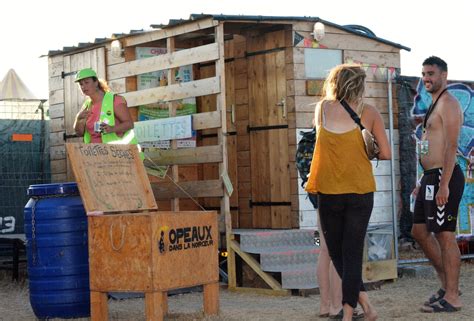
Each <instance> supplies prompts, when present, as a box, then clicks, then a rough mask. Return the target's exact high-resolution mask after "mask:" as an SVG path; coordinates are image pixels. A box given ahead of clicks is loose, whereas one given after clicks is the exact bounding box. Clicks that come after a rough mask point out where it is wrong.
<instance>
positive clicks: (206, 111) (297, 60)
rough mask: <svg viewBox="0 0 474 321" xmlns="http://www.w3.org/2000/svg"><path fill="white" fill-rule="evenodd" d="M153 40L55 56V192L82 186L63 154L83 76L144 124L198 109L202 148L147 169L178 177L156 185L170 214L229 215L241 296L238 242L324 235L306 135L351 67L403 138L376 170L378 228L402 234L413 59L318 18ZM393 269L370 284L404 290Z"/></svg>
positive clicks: (160, 34) (124, 37)
mask: <svg viewBox="0 0 474 321" xmlns="http://www.w3.org/2000/svg"><path fill="white" fill-rule="evenodd" d="M316 22H321V23H322V24H323V25H324V27H325V36H324V38H322V39H321V40H320V41H319V42H318V41H316V40H314V37H313V35H312V33H313V27H314V25H315V23H316ZM152 28H153V29H152V30H148V31H134V32H130V33H129V34H119V35H112V37H111V38H107V39H96V40H95V42H93V43H86V44H80V45H79V46H76V47H65V48H63V49H62V50H59V51H51V52H50V53H49V55H48V56H49V87H50V97H49V104H50V117H51V136H50V145H51V172H52V178H53V181H57V182H59V181H68V180H72V179H73V176H72V172H71V170H70V166H68V161H67V159H66V153H65V143H66V142H74V141H80V138H76V137H75V135H74V130H73V128H72V124H73V121H74V117H75V115H76V113H77V111H78V110H79V108H80V106H81V104H82V101H83V99H84V98H83V97H82V95H81V92H80V90H79V88H78V87H77V85H76V84H75V83H74V75H75V73H76V72H77V71H78V70H80V69H81V68H86V67H92V68H94V69H95V70H96V71H97V72H98V75H99V77H100V78H104V79H106V80H107V81H108V83H109V85H110V87H111V89H112V90H113V91H114V92H116V93H120V94H122V95H123V96H124V97H125V98H126V99H127V101H128V105H129V107H130V108H131V111H132V115H133V117H134V118H135V120H136V121H140V120H143V119H149V118H147V117H148V116H149V115H150V114H155V115H156V114H157V113H159V112H160V111H163V110H165V113H166V114H167V115H166V116H165V117H174V116H177V115H181V114H180V112H182V110H181V109H183V108H184V107H183V106H185V105H186V99H194V101H193V102H191V104H193V103H194V104H195V107H194V108H195V110H193V111H192V112H191V114H192V128H193V130H194V131H195V132H196V134H195V135H193V138H192V140H193V141H191V142H189V141H188V142H185V143H184V144H183V145H180V144H179V143H178V141H177V140H171V142H170V143H169V146H168V147H167V148H166V149H163V148H156V146H157V145H153V144H152V145H147V146H149V147H150V148H147V149H145V154H146V156H147V158H146V160H145V165H146V166H147V167H148V169H149V170H150V171H149V173H153V171H154V170H156V169H157V168H161V169H162V168H163V166H166V167H165V168H169V170H168V171H167V174H166V176H165V177H164V178H163V177H155V176H153V175H151V176H150V179H151V180H152V183H151V184H152V188H153V191H154V194H155V198H156V199H157V201H158V208H159V209H160V210H196V209H199V208H204V209H209V210H218V211H219V212H220V221H221V232H222V233H224V231H225V235H226V242H222V247H226V248H227V250H228V251H229V257H228V264H229V271H228V272H229V287H231V288H235V287H236V281H235V269H234V266H235V262H234V259H235V258H234V254H235V252H237V253H238V254H239V255H240V256H245V254H244V253H243V252H242V251H241V250H240V249H239V248H238V244H237V242H235V240H234V239H235V235H234V233H233V231H234V230H236V229H270V230H277V229H278V230H280V229H300V228H312V227H314V226H315V224H316V215H315V211H314V209H313V208H312V207H311V205H310V203H309V201H308V200H306V199H305V195H304V192H303V190H302V189H301V187H300V182H299V178H298V173H297V170H296V167H295V152H296V145H297V141H298V135H299V132H300V131H301V130H308V129H309V128H310V127H311V125H312V118H313V109H314V107H313V106H312V105H311V104H312V103H315V102H317V101H318V99H319V98H320V89H321V86H322V83H323V80H324V78H325V76H326V75H327V71H328V70H329V69H330V68H331V67H333V66H335V65H337V64H340V63H343V62H353V63H358V64H360V65H361V66H363V68H364V69H365V70H366V71H367V75H368V77H367V91H366V98H367V101H368V102H369V103H371V104H373V105H375V106H377V108H379V110H380V111H381V112H382V115H383V116H384V120H385V125H386V128H387V129H388V128H389V127H392V128H393V130H390V135H391V138H392V142H394V144H395V145H394V147H395V148H394V155H395V162H394V163H391V162H390V161H380V162H379V163H378V166H375V163H374V172H375V174H376V175H377V186H378V191H377V193H376V198H375V199H376V200H375V209H374V215H373V217H372V220H371V223H377V224H382V223H388V224H393V215H392V214H393V213H394V212H395V214H396V212H397V209H398V196H397V193H398V192H397V191H398V189H399V188H398V185H399V183H398V180H399V169H398V165H397V162H398V152H397V141H398V132H397V101H396V97H397V96H396V95H394V94H393V93H392V88H391V82H392V79H393V78H395V76H396V75H397V74H399V73H400V51H401V50H410V49H409V48H407V47H404V46H402V45H400V44H397V43H394V42H391V41H388V40H385V39H382V38H379V37H377V36H376V35H375V34H374V33H372V32H371V31H370V30H369V29H367V28H365V27H362V26H354V25H352V26H341V25H338V24H335V23H332V22H329V21H325V20H322V19H320V18H317V17H265V16H227V15H204V14H201V15H191V16H190V18H189V19H188V20H170V22H169V24H168V25H153V26H152ZM112 44H113V45H112ZM117 45H118V46H119V47H118V48H117ZM144 51H146V53H145V54H143V52H144ZM183 67H186V69H182V68H183ZM151 73H155V74H154V76H153V77H155V78H154V79H155V80H154V81H155V83H154V84H153V81H152V84H151V85H150V83H146V78H144V75H151ZM183 73H185V74H183ZM186 77H187V79H185V78H186ZM157 78H159V81H157ZM188 102H189V101H188ZM186 108H187V107H186ZM191 109H192V108H191ZM150 110H151V111H150ZM389 110H392V114H391V115H390V113H389ZM158 146H159V145H158ZM184 146H187V147H188V148H181V147H184ZM229 181H230V182H231V185H230V184H229V183H228V182H229ZM392 238H393V236H392ZM231 244H234V245H231ZM394 259H395V255H392V256H391V260H390V266H392V268H391V269H390V273H389V275H381V274H378V273H375V274H376V275H375V276H374V275H373V273H372V276H371V277H370V280H376V279H384V278H396V262H395V263H394ZM244 261H246V262H247V263H248V262H250V261H251V258H250V257H244ZM251 265H252V268H253V269H254V270H256V272H257V273H258V274H259V275H260V276H262V275H263V277H264V278H265V280H266V281H267V283H269V284H270V283H272V284H270V287H271V288H272V289H274V290H275V289H279V288H278V285H277V284H275V283H274V282H273V281H271V278H267V277H266V274H265V272H263V271H257V270H258V269H259V267H258V263H255V264H251ZM383 269H385V267H384V268H383ZM394 271H395V273H393V272H394ZM372 272H373V271H372ZM369 274H370V273H369ZM367 275H368V274H366V279H369V278H368V277H367Z"/></svg>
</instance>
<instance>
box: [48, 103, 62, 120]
mask: <svg viewBox="0 0 474 321" xmlns="http://www.w3.org/2000/svg"><path fill="white" fill-rule="evenodd" d="M63 117H64V104H55V105H49V118H50V119H54V118H63Z"/></svg>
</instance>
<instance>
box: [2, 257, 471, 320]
mask: <svg viewBox="0 0 474 321" xmlns="http://www.w3.org/2000/svg"><path fill="white" fill-rule="evenodd" d="M22 280H23V281H20V282H19V283H14V282H12V281H11V280H10V275H6V274H5V273H3V274H1V275H0V291H1V295H0V297H1V301H0V302H1V303H0V320H8V321H11V320H22V321H27V320H35V316H34V314H33V311H32V310H31V307H30V303H29V297H28V284H27V281H26V280H25V279H24V276H23V279H22ZM473 284H474V264H473V263H471V262H468V261H464V262H463V264H462V270H461V280H460V287H461V289H462V291H463V296H462V297H461V298H462V300H463V302H464V307H463V309H462V310H461V311H460V312H457V313H454V314H426V313H421V312H419V308H420V305H421V304H422V302H423V301H424V300H425V299H426V298H427V297H428V296H429V295H430V294H431V293H432V292H434V291H436V289H437V288H438V283H437V281H436V279H435V278H434V277H433V278H421V277H418V278H407V277H403V278H400V279H398V280H396V281H394V282H385V283H384V284H383V285H382V286H381V287H380V289H377V290H372V291H370V292H369V296H370V298H371V300H372V302H373V304H374V305H375V307H376V308H377V310H378V313H379V320H397V321H414V320H466V321H468V320H469V321H471V320H473V319H474V305H472V303H471V302H474V293H473V291H472V288H473ZM318 306H319V296H318V295H311V296H309V297H301V296H291V297H271V296H265V295H255V294H241V293H230V292H229V291H227V290H226V289H224V288H222V290H221V293H220V314H219V316H216V317H205V316H204V315H203V313H202V293H199V292H195V293H188V294H182V295H175V296H170V297H169V312H170V314H169V316H167V317H166V319H165V320H182V321H185V320H187V321H189V320H207V321H218V320H226V321H234V320H235V321H237V320H252V321H256V320H260V321H267V320H268V321H270V320H271V321H273V320H282V321H293V320H301V321H304V320H308V321H309V320H319V319H318V317H317V311H318ZM109 316H110V319H111V320H145V312H144V300H143V299H127V300H110V301H109ZM55 320H58V319H55ZM77 320H88V319H77Z"/></svg>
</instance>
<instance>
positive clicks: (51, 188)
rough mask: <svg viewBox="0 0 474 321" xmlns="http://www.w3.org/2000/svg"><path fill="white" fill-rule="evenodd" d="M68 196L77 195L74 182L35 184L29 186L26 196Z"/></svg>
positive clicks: (77, 190)
mask: <svg viewBox="0 0 474 321" xmlns="http://www.w3.org/2000/svg"><path fill="white" fill-rule="evenodd" d="M62 194H64V195H68V194H79V189H78V187H77V184H76V183H75V182H68V183H56V184H36V185H30V187H29V188H28V191H27V195H28V196H43V195H62Z"/></svg>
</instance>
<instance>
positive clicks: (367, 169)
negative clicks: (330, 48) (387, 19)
mask: <svg viewBox="0 0 474 321" xmlns="http://www.w3.org/2000/svg"><path fill="white" fill-rule="evenodd" d="M365 77H366V74H365V72H364V70H363V69H362V68H360V66H358V65H352V64H343V65H339V66H336V67H334V68H333V69H332V70H331V71H330V73H329V75H328V77H327V79H326V81H325V84H324V97H323V99H322V100H321V102H320V103H318V104H317V106H316V111H315V124H316V132H317V140H316V146H315V150H314V155H313V160H312V163H311V170H310V175H309V179H308V184H307V185H306V191H307V192H309V193H317V194H318V202H319V215H320V218H321V222H320V226H321V230H322V232H323V234H324V238H325V240H326V243H327V247H328V250H329V255H330V256H331V260H332V261H333V263H334V266H335V268H336V270H337V273H338V274H339V276H340V277H341V279H342V306H343V318H342V320H345V321H350V320H352V317H353V313H354V309H355V308H356V306H357V303H358V302H359V304H360V305H361V306H362V309H363V310H364V314H365V319H366V320H369V321H374V320H376V319H377V312H376V311H375V308H374V307H373V306H372V305H371V303H370V301H369V297H368V295H367V292H366V291H365V288H364V284H363V281H362V258H363V249H364V238H365V235H366V232H367V226H368V224H369V219H370V215H371V213H372V208H373V203H374V192H375V190H376V187H375V179H374V176H373V173H372V165H371V163H370V161H369V159H368V157H367V153H366V151H365V146H364V141H363V138H362V133H361V130H360V127H359V126H358V125H357V124H356V123H355V122H354V120H353V119H352V118H351V116H350V115H349V113H348V111H347V110H345V109H344V107H343V106H342V105H341V101H345V102H346V103H347V104H348V105H349V106H350V108H351V109H353V110H354V111H355V112H356V113H357V114H358V115H359V116H360V118H361V122H362V125H363V126H364V127H365V128H366V129H368V130H369V131H370V132H372V134H373V135H374V136H375V139H376V140H377V143H378V145H379V148H380V153H379V156H378V158H379V159H390V158H391V151H390V146H389V143H388V138H387V135H386V133H385V128H384V123H383V120H382V117H381V115H380V113H379V111H378V110H377V109H376V108H375V107H374V106H371V105H368V104H365V103H364V101H363V97H364V91H365Z"/></svg>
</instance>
